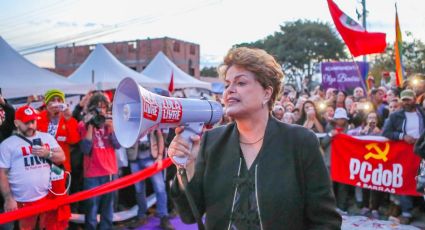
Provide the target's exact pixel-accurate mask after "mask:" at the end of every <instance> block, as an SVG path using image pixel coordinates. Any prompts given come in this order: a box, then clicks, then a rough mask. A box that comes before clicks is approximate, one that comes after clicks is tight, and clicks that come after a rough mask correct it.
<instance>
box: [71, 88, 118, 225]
mask: <svg viewBox="0 0 425 230" xmlns="http://www.w3.org/2000/svg"><path fill="white" fill-rule="evenodd" d="M109 106H110V102H109V100H108V98H107V97H105V95H103V94H102V93H97V94H95V95H93V96H92V97H91V98H90V100H89V102H88V106H87V108H88V113H87V114H86V115H85V117H84V119H83V120H82V121H80V123H79V124H78V131H79V133H80V136H81V138H82V139H81V141H80V148H81V151H82V152H83V154H84V189H85V190H87V189H92V188H95V187H97V186H99V185H102V184H106V183H108V182H111V181H112V180H114V179H115V178H116V177H117V173H118V165H117V159H116V155H115V149H118V148H120V145H119V143H118V141H117V139H116V137H115V134H114V127H113V124H112V119H110V117H109V116H108V114H107V112H108V108H109ZM113 204H114V195H113V193H108V194H104V195H102V196H100V197H94V198H90V199H88V200H86V202H85V207H84V213H85V226H84V229H88V230H94V229H96V228H97V219H96V215H97V212H98V211H100V226H99V228H100V229H111V228H112V224H113V223H112V216H113Z"/></svg>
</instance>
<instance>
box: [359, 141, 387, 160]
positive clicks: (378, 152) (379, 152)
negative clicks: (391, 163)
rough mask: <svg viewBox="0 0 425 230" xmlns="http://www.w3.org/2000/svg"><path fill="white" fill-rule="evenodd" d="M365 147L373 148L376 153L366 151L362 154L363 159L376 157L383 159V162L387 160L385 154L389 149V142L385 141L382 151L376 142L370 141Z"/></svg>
mask: <svg viewBox="0 0 425 230" xmlns="http://www.w3.org/2000/svg"><path fill="white" fill-rule="evenodd" d="M365 147H366V148H367V149H368V150H371V149H374V150H375V152H376V153H373V152H368V153H367V154H366V155H365V156H364V159H366V160H369V158H373V159H376V160H383V161H384V162H387V160H388V158H387V154H388V152H389V150H390V144H389V143H385V149H384V151H382V149H381V148H379V146H378V143H370V144H368V145H366V146H365Z"/></svg>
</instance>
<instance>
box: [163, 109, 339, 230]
mask: <svg viewBox="0 0 425 230" xmlns="http://www.w3.org/2000/svg"><path fill="white" fill-rule="evenodd" d="M257 157H258V159H257V163H258V164H257V165H258V167H257V182H256V183H257V197H258V198H257V199H258V203H259V209H260V211H259V212H260V220H261V224H262V227H263V229H294V230H301V229H340V227H341V216H340V215H339V214H338V213H337V212H336V206H335V198H334V195H333V192H332V191H331V181H330V178H329V175H328V171H327V169H326V167H325V164H324V162H323V159H322V156H321V153H320V150H319V142H318V140H317V138H316V136H315V135H314V133H313V132H311V131H309V130H307V129H305V128H303V127H301V126H298V125H288V124H284V123H282V122H279V121H277V120H276V119H274V118H272V117H270V118H269V120H268V123H267V127H266V132H265V137H264V141H263V146H262V148H261V150H260V152H259V154H258V156H257ZM239 164H240V147H239V132H238V129H237V126H236V124H235V123H232V124H229V125H226V126H222V127H218V128H215V129H213V130H211V131H208V132H206V133H204V135H203V137H202V141H201V149H200V152H199V155H198V158H197V161H196V166H195V175H194V177H193V178H192V180H191V181H190V182H189V185H188V189H189V191H190V193H191V194H192V196H193V197H194V200H195V203H196V205H197V207H198V209H199V211H200V213H201V215H202V214H204V213H205V214H206V216H205V218H206V220H205V221H206V223H205V225H206V227H207V229H227V228H228V225H229V217H230V215H231V208H232V203H233V199H234V194H235V179H236V178H237V173H238V168H239ZM174 182H175V183H174V184H173V185H172V189H171V197H172V199H173V201H174V202H175V204H176V206H177V209H178V211H179V214H180V216H181V218H182V220H183V221H184V222H185V223H194V222H195V219H194V217H193V215H192V212H191V210H190V208H189V205H188V202H187V199H186V197H185V196H184V193H183V192H182V191H180V190H179V188H178V185H177V183H176V180H175V181H174Z"/></svg>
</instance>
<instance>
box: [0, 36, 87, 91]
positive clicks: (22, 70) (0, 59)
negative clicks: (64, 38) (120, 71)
mask: <svg viewBox="0 0 425 230" xmlns="http://www.w3.org/2000/svg"><path fill="white" fill-rule="evenodd" d="M0 88H1V90H2V95H3V96H4V97H5V98H17V97H27V96H30V95H33V94H37V95H41V94H44V93H45V92H46V91H47V90H49V89H54V88H55V89H60V90H62V91H64V92H65V93H67V94H83V93H85V91H84V90H83V89H81V88H80V87H78V85H76V84H74V83H72V82H70V81H69V80H68V79H66V78H65V77H62V76H60V75H58V74H55V73H53V72H50V71H48V70H45V69H42V68H39V67H38V66H36V65H34V64H33V63H31V62H30V61H28V60H27V59H25V58H24V57H22V56H21V55H20V54H19V53H18V52H16V51H15V50H14V49H13V48H12V47H11V46H10V45H9V44H7V42H6V41H5V40H4V39H3V38H2V37H0Z"/></svg>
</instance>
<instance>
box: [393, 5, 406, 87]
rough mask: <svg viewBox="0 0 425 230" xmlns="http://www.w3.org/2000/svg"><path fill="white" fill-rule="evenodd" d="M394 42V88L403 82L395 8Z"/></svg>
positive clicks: (400, 40)
mask: <svg viewBox="0 0 425 230" xmlns="http://www.w3.org/2000/svg"><path fill="white" fill-rule="evenodd" d="M395 36H396V37H395V42H394V53H395V73H396V81H395V82H396V86H401V85H402V84H403V80H404V74H403V61H402V51H403V50H402V44H403V40H402V38H401V31H400V23H399V21H398V13H397V6H396V8H395Z"/></svg>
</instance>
